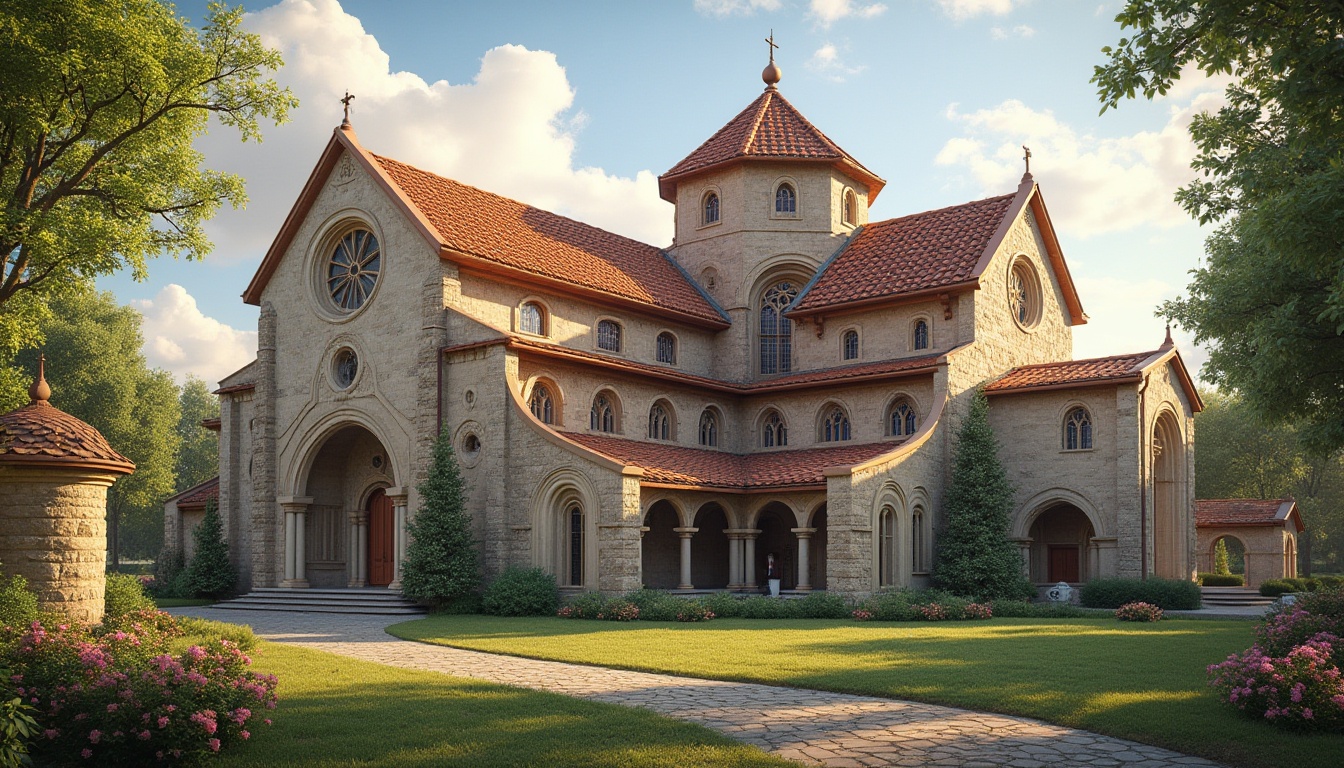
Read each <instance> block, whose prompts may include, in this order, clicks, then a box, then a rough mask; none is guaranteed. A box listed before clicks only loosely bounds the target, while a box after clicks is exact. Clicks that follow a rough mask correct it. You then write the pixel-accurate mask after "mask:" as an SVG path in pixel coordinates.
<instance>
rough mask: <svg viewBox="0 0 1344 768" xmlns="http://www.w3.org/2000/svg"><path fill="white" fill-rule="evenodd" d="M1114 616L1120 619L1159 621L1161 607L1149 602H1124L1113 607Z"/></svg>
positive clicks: (1160, 618)
mask: <svg viewBox="0 0 1344 768" xmlns="http://www.w3.org/2000/svg"><path fill="white" fill-rule="evenodd" d="M1115 618H1117V619H1119V620H1121V621H1161V620H1162V609H1161V608H1158V607H1157V606H1156V605H1153V604H1151V603H1144V602H1134V603H1125V604H1124V605H1122V606H1120V607H1119V608H1116V609H1115Z"/></svg>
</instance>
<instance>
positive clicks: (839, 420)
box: [821, 405, 849, 443]
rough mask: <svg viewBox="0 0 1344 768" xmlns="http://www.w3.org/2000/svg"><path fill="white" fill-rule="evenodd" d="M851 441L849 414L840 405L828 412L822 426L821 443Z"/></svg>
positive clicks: (832, 407)
mask: <svg viewBox="0 0 1344 768" xmlns="http://www.w3.org/2000/svg"><path fill="white" fill-rule="evenodd" d="M848 439H849V414H847V413H845V409H844V408H841V407H840V406H838V405H834V406H831V407H830V408H829V409H827V411H826V420H825V421H824V422H822V425H821V441H822V442H823V443H835V442H839V441H841V440H848Z"/></svg>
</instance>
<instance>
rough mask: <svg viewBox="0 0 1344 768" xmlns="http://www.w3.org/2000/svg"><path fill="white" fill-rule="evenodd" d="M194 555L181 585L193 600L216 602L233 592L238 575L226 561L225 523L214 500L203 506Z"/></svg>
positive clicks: (227, 557)
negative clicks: (208, 599) (183, 585)
mask: <svg viewBox="0 0 1344 768" xmlns="http://www.w3.org/2000/svg"><path fill="white" fill-rule="evenodd" d="M193 537H194V540H195V542H196V554H195V555H194V556H193V557H192V558H191V564H190V565H189V566H187V571H186V575H185V576H184V577H183V578H184V583H185V586H186V591H187V592H188V593H190V595H191V596H192V597H208V598H212V599H218V598H221V597H227V596H228V595H230V594H231V593H232V592H233V587H234V584H236V583H237V581H238V572H237V571H235V570H234V568H233V563H231V562H229V544H228V542H226V541H224V521H222V520H220V519H219V509H218V507H217V506H216V504H215V501H214V499H211V500H210V501H207V502H206V504H205V517H203V518H201V524H200V525H198V526H197V527H196V531H195V533H194V534H193Z"/></svg>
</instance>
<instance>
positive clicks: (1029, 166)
mask: <svg viewBox="0 0 1344 768" xmlns="http://www.w3.org/2000/svg"><path fill="white" fill-rule="evenodd" d="M1022 151H1023V152H1025V153H1026V154H1025V155H1023V156H1022V159H1023V160H1025V161H1026V162H1027V173H1031V150H1030V149H1029V148H1027V145H1026V144H1023V145H1022Z"/></svg>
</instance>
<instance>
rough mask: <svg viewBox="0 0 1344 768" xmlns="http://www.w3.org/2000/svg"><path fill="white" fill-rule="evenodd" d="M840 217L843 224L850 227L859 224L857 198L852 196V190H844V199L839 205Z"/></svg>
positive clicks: (854, 195)
mask: <svg viewBox="0 0 1344 768" xmlns="http://www.w3.org/2000/svg"><path fill="white" fill-rule="evenodd" d="M840 215H841V217H842V218H843V220H844V223H846V224H848V225H849V226H851V227H852V226H854V225H855V224H858V223H859V196H858V195H856V194H854V190H852V189H846V190H845V197H844V200H843V203H842V205H841V213H840Z"/></svg>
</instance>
